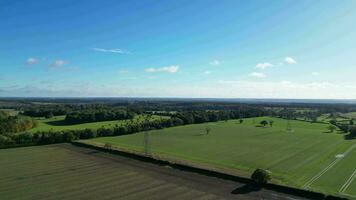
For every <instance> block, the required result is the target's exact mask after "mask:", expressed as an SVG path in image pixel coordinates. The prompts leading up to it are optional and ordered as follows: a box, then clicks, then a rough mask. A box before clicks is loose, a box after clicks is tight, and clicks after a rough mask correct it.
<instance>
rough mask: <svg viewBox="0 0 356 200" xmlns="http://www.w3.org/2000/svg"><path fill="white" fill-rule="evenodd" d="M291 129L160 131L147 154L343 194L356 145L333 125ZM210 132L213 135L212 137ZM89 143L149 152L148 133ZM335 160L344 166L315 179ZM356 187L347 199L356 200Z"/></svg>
mask: <svg viewBox="0 0 356 200" xmlns="http://www.w3.org/2000/svg"><path fill="white" fill-rule="evenodd" d="M262 120H273V121H274V123H273V126H272V127H270V126H269V125H268V126H266V127H261V126H260V125H259V122H260V121H262ZM289 124H290V126H288V121H287V120H283V119H278V118H268V117H260V118H252V119H245V120H244V122H243V123H242V124H240V123H239V122H238V120H229V121H226V122H222V121H221V122H213V123H204V124H194V125H186V126H179V127H173V128H167V129H162V130H154V131H150V132H148V148H147V149H148V151H149V153H151V154H154V155H160V156H163V157H167V158H170V159H176V160H182V161H185V162H191V163H201V164H204V165H207V166H211V167H213V168H219V169H231V170H234V171H239V172H241V173H240V175H245V176H247V175H249V174H250V173H251V172H252V171H253V170H255V169H256V168H264V169H268V170H270V171H271V172H272V174H273V178H274V182H276V183H279V184H285V185H289V186H293V187H299V188H306V189H311V190H317V191H322V192H325V193H329V194H337V195H341V193H340V192H339V190H340V188H341V187H342V186H343V185H344V184H345V182H346V181H347V180H345V179H346V178H349V176H350V175H351V174H352V170H353V169H356V165H355V163H356V148H352V147H355V146H353V145H354V144H355V143H356V141H353V140H345V139H344V135H343V134H340V133H338V132H334V133H330V132H329V131H328V129H327V127H328V124H322V123H310V122H302V121H294V120H291V121H290V122H289ZM288 127H290V129H291V130H290V131H288ZM206 128H209V129H210V130H211V131H210V133H209V134H206ZM83 142H86V143H92V144H96V145H104V144H105V143H110V144H112V145H113V146H117V147H120V148H126V149H128V150H134V151H141V152H143V151H144V133H137V134H132V135H125V136H117V137H102V138H95V139H91V140H87V141H83ZM345 152H349V153H348V154H347V155H345V157H343V158H336V156H337V155H339V154H344V153H345ZM335 159H340V161H338V162H337V164H335V165H333V166H332V167H331V168H330V169H328V170H326V172H325V173H323V175H322V176H320V177H318V178H316V179H315V176H316V175H318V174H319V173H320V172H321V171H323V170H325V168H326V167H327V166H329V165H330V163H332V162H334V161H335ZM314 179H315V180H314ZM355 181H356V180H355ZM355 181H354V182H355ZM355 184H356V183H352V184H350V186H349V187H348V188H346V190H345V192H344V194H345V195H351V197H353V196H352V195H356V187H353V186H355Z"/></svg>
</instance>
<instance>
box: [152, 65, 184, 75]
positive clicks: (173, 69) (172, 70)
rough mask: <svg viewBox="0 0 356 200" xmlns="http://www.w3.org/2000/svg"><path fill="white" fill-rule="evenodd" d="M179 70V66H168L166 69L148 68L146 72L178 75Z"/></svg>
mask: <svg viewBox="0 0 356 200" xmlns="http://www.w3.org/2000/svg"><path fill="white" fill-rule="evenodd" d="M178 69H179V65H172V66H166V67H160V68H153V67H152V68H147V69H146V70H145V71H146V72H149V73H154V72H167V73H176V72H177V71H178Z"/></svg>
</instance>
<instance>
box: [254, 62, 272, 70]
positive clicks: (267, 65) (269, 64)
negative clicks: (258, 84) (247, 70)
mask: <svg viewBox="0 0 356 200" xmlns="http://www.w3.org/2000/svg"><path fill="white" fill-rule="evenodd" d="M268 67H273V65H272V64H271V63H269V62H264V63H258V64H257V65H256V67H255V68H257V69H266V68H268Z"/></svg>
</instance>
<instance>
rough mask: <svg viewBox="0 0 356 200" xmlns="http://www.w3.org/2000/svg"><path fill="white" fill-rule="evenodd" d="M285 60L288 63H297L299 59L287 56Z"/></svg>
mask: <svg viewBox="0 0 356 200" xmlns="http://www.w3.org/2000/svg"><path fill="white" fill-rule="evenodd" d="M284 62H286V63H287V64H295V63H297V61H296V60H295V59H294V58H292V57H285V58H284Z"/></svg>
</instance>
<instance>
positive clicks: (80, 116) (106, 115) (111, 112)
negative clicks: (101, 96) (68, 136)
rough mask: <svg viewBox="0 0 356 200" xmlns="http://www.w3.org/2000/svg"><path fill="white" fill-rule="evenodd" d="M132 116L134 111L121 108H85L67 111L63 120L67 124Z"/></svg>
mask: <svg viewBox="0 0 356 200" xmlns="http://www.w3.org/2000/svg"><path fill="white" fill-rule="evenodd" d="M134 116H135V113H134V112H130V111H126V110H121V109H100V110H97V109H87V110H83V111H76V112H71V113H68V114H67V115H66V118H65V122H66V123H68V124H80V123H88V122H99V121H109V120H124V119H132V118H134Z"/></svg>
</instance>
